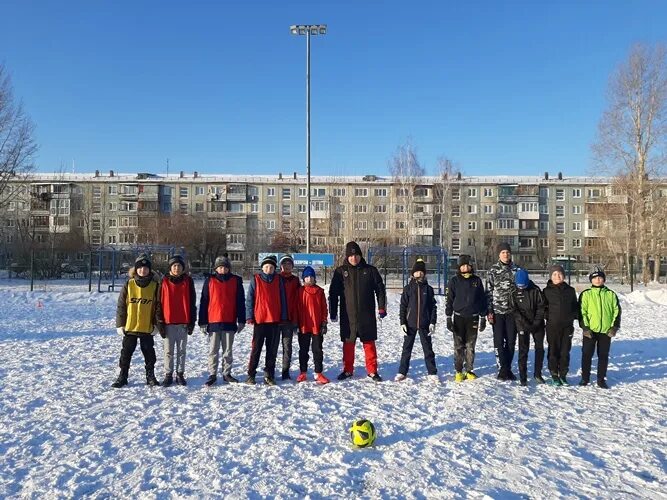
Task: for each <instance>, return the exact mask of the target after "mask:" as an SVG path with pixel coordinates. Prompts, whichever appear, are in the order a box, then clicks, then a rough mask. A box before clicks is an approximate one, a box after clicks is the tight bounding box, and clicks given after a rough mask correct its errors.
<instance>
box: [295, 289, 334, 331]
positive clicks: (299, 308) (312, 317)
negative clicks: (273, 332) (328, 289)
mask: <svg viewBox="0 0 667 500" xmlns="http://www.w3.org/2000/svg"><path fill="white" fill-rule="evenodd" d="M327 314H328V312H327V299H326V298H325V296H324V289H323V288H321V287H319V286H317V285H309V286H303V287H299V288H298V289H297V295H296V315H297V316H296V320H297V327H298V328H299V333H312V334H313V335H319V334H320V329H321V327H322V324H323V323H324V324H326V322H327Z"/></svg>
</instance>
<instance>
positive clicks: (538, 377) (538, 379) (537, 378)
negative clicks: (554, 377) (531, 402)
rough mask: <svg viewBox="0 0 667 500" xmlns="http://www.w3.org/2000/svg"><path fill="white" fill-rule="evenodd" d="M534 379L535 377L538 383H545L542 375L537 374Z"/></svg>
mask: <svg viewBox="0 0 667 500" xmlns="http://www.w3.org/2000/svg"><path fill="white" fill-rule="evenodd" d="M534 379H535V382H537V383H538V384H544V383H545V382H544V379H543V378H542V375H535V377H534Z"/></svg>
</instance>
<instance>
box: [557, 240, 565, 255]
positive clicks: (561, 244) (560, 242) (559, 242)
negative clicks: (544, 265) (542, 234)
mask: <svg viewBox="0 0 667 500" xmlns="http://www.w3.org/2000/svg"><path fill="white" fill-rule="evenodd" d="M556 251H558V252H563V251H565V240H564V239H562V238H558V239H557V240H556Z"/></svg>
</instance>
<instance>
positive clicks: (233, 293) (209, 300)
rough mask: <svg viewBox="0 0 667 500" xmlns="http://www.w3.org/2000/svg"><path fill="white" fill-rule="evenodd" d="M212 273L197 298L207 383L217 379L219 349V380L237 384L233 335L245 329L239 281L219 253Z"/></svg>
mask: <svg viewBox="0 0 667 500" xmlns="http://www.w3.org/2000/svg"><path fill="white" fill-rule="evenodd" d="M214 266H215V273H214V274H213V275H211V276H209V277H207V278H206V280H205V281H204V286H203V287H202V291H201V298H200V299H199V327H200V328H201V331H202V333H205V334H208V336H209V344H208V374H209V375H208V380H206V382H205V384H206V385H207V386H211V385H213V384H215V383H216V381H217V380H218V377H217V373H218V359H219V353H220V346H222V379H223V380H224V381H225V382H232V383H234V382H238V379H236V378H235V377H234V376H232V361H233V356H232V345H233V344H234V337H235V335H236V334H237V333H238V332H240V331H241V330H243V329H244V328H245V303H244V302H245V297H244V292H243V278H241V276H238V275H236V274H232V264H231V262H230V261H229V258H228V257H227V254H223V255H222V257H218V258H216V259H215V265H214Z"/></svg>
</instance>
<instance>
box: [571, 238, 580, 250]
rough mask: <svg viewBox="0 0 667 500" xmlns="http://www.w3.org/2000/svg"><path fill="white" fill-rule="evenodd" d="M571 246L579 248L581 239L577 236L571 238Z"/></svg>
mask: <svg viewBox="0 0 667 500" xmlns="http://www.w3.org/2000/svg"><path fill="white" fill-rule="evenodd" d="M572 248H581V240H580V239H579V238H576V239H574V240H572Z"/></svg>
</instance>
